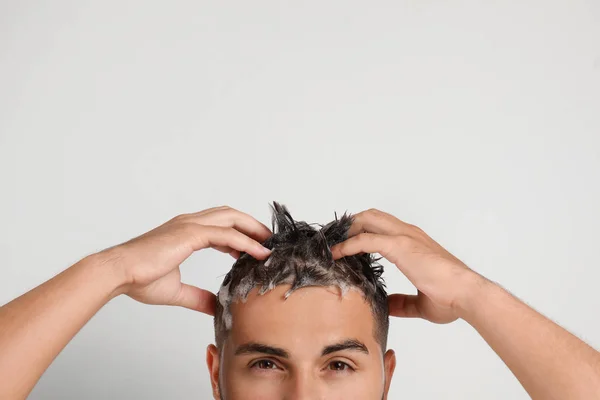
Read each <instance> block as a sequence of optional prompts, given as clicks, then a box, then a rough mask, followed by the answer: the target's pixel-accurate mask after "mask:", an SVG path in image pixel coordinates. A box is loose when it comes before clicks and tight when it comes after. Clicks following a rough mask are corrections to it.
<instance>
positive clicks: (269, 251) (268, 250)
mask: <svg viewBox="0 0 600 400" xmlns="http://www.w3.org/2000/svg"><path fill="white" fill-rule="evenodd" d="M260 251H262V252H263V253H264V254H271V249H267V248H266V247H264V246H263V247H261V250H260Z"/></svg>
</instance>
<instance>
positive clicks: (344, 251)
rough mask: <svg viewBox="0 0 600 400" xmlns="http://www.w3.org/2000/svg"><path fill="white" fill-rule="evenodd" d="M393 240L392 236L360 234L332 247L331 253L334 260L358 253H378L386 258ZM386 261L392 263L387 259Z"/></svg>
mask: <svg viewBox="0 0 600 400" xmlns="http://www.w3.org/2000/svg"><path fill="white" fill-rule="evenodd" d="M394 238H395V237H394V236H387V235H378V234H375V233H360V234H358V235H356V236H353V237H351V238H350V239H347V240H345V241H343V242H342V243H339V244H336V245H335V246H333V247H332V248H331V253H332V254H333V259H334V260H337V259H339V258H342V257H346V256H353V255H355V254H359V253H379V254H381V255H382V256H384V257H386V258H388V255H389V254H390V253H391V250H392V249H393V245H394V242H393V241H394ZM388 260H389V261H391V262H394V261H393V260H390V259H389V258H388Z"/></svg>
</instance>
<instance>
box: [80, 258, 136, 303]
mask: <svg viewBox="0 0 600 400" xmlns="http://www.w3.org/2000/svg"><path fill="white" fill-rule="evenodd" d="M78 264H79V265H80V267H81V268H83V269H85V270H87V271H88V273H89V274H91V275H92V276H93V279H95V280H96V281H97V282H100V283H101V284H102V285H104V287H106V289H107V291H108V294H109V297H110V298H111V299H112V298H114V297H117V296H118V295H120V294H124V293H125V292H126V288H127V286H128V284H129V281H128V277H127V274H126V273H125V271H124V270H123V268H121V266H120V263H119V256H118V255H117V254H116V252H114V251H113V250H112V249H107V250H104V251H101V252H99V253H95V254H91V255H89V256H87V257H85V258H84V259H82V260H81V261H80V262H79V263H78Z"/></svg>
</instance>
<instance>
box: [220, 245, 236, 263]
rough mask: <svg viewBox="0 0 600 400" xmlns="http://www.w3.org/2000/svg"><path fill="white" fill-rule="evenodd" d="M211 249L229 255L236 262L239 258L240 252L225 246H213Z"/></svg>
mask: <svg viewBox="0 0 600 400" xmlns="http://www.w3.org/2000/svg"><path fill="white" fill-rule="evenodd" d="M213 249H215V250H218V251H220V252H221V253H225V254H229V255H230V256H231V257H233V258H235V259H236V260H237V259H238V258H240V252H239V251H237V250H233V249H232V248H231V247H226V246H214V247H213Z"/></svg>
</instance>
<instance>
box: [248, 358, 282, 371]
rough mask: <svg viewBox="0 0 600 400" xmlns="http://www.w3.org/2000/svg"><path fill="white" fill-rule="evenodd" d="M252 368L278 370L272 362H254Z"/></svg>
mask: <svg viewBox="0 0 600 400" xmlns="http://www.w3.org/2000/svg"><path fill="white" fill-rule="evenodd" d="M250 368H258V369H277V364H275V362H273V361H272V360H258V361H256V362H254V363H253V364H252V365H251V366H250Z"/></svg>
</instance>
